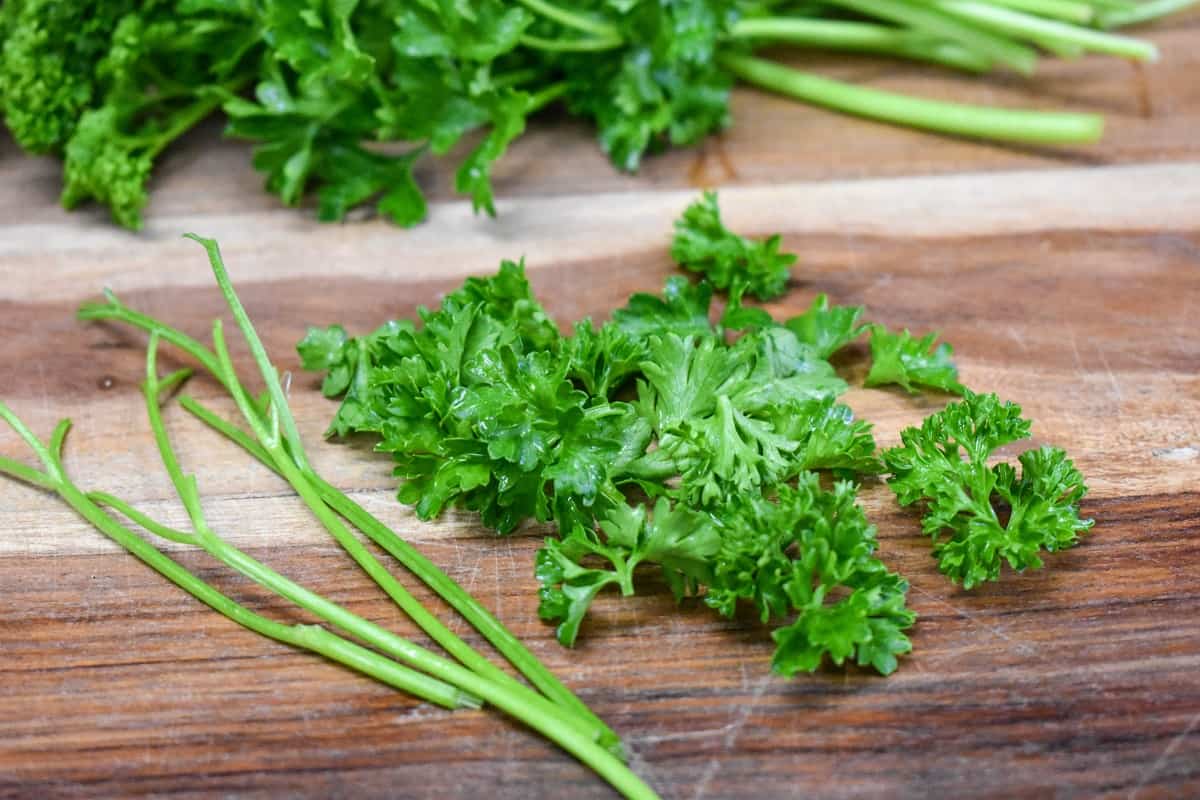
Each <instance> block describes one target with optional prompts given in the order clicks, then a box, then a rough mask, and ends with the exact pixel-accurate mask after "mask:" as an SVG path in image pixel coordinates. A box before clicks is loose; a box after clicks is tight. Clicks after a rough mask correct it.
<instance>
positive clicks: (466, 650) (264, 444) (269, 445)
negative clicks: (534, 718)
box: [151, 326, 608, 739]
mask: <svg viewBox="0 0 1200 800" xmlns="http://www.w3.org/2000/svg"><path fill="white" fill-rule="evenodd" d="M214 334H215V335H214V340H215V342H216V344H217V358H218V361H219V363H220V365H221V368H222V374H223V376H224V378H225V381H224V382H225V383H226V384H227V385H229V386H231V387H234V399H235V402H236V403H237V405H238V407H239V409H240V410H241V411H242V414H243V417H244V418H245V419H246V421H247V422H248V423H250V424H251V426H252V427H256V426H257V427H258V428H259V430H258V432H259V434H260V435H259V438H258V441H254V440H253V439H252V438H251V437H249V436H245V434H242V433H241V431H238V433H239V434H241V435H242V436H245V438H246V440H247V443H248V444H249V445H251V446H253V449H250V447H249V446H248V447H247V451H248V452H250V453H251V454H252V455H254V456H255V457H257V458H259V459H260V460H261V461H263V463H264V464H265V465H266V466H268V467H270V468H271V469H272V470H273V471H274V472H275V473H276V474H278V475H280V476H281V477H283V478H284V479H285V480H286V481H287V482H288V483H289V484H290V485H291V486H292V488H293V489H295V491H296V493H297V494H298V495H299V496H300V498H301V499H302V500H303V501H304V503H305V505H307V506H308V508H309V509H310V510H311V511H312V513H313V515H314V516H315V517H316V518H317V519H318V520H319V521H320V523H321V525H322V526H323V527H324V528H325V530H326V531H328V532H329V533H330V535H332V536H333V538H334V540H335V541H337V543H338V544H339V545H340V546H341V547H342V549H343V550H345V551H346V553H347V554H348V555H349V556H350V557H351V558H352V559H353V560H354V562H355V563H356V564H358V566H359V567H360V568H361V569H362V570H363V572H365V573H366V574H367V575H368V576H369V577H370V578H371V579H372V580H374V581H375V582H376V583H377V584H378V585H379V587H380V588H381V589H383V591H384V593H386V594H387V595H388V597H390V598H391V599H392V601H393V602H395V603H396V605H397V606H398V607H399V608H400V610H402V611H403V612H404V613H405V614H407V615H408V616H409V618H410V619H412V621H413V622H415V623H416V624H417V626H418V627H419V628H421V630H423V631H425V632H426V633H427V634H429V636H430V638H432V639H433V640H434V641H435V642H437V643H438V644H439V645H441V646H442V647H443V648H444V649H445V650H446V652H447V653H449V654H450V655H451V656H453V657H454V658H456V659H457V660H458V661H459V662H460V663H461V664H463V665H464V666H465V667H467V668H468V669H470V670H471V671H473V672H475V673H476V674H478V675H480V676H481V677H483V678H486V679H487V680H490V681H492V682H493V683H495V684H497V685H499V686H501V687H505V688H507V689H509V690H510V691H516V692H519V693H523V692H528V691H529V690H528V688H527V687H526V686H524V684H521V683H520V682H519V681H517V680H516V679H515V678H513V677H512V676H511V675H509V674H508V673H506V672H504V670H502V669H500V668H499V667H497V666H496V665H495V664H493V663H492V662H491V661H489V660H488V659H487V658H486V657H485V656H483V655H482V654H481V653H479V652H478V651H477V650H475V649H474V648H472V647H471V646H470V645H468V644H467V643H466V642H464V641H463V640H462V639H461V638H459V636H458V635H456V634H455V633H454V632H453V631H451V630H450V629H449V628H447V627H446V626H445V625H444V624H442V622H441V620H439V619H438V618H437V617H436V616H434V615H433V614H432V613H430V612H429V610H428V609H426V608H425V606H423V605H422V604H421V602H420V601H419V600H417V599H416V598H415V597H413V596H412V594H411V593H410V592H409V591H408V590H407V589H405V588H404V586H403V584H401V583H400V582H399V581H398V580H396V578H395V577H394V576H393V575H392V574H391V573H390V572H388V570H387V568H386V567H384V566H383V564H382V563H380V561H379V559H377V558H375V556H374V555H372V554H371V552H370V551H369V550H367V548H366V547H364V546H363V544H362V542H360V541H359V540H358V539H357V538H356V537H355V536H354V534H353V533H351V532H350V530H349V528H347V527H346V525H345V523H344V522H343V521H342V517H340V516H339V515H338V514H337V513H336V512H335V511H334V510H333V509H331V508H330V507H329V506H328V505H327V504H326V503H325V501H324V500H323V499H322V498H321V496H320V494H319V493H318V491H317V489H316V487H315V485H314V484H313V482H312V480H311V479H310V477H309V476H310V475H311V474H312V473H311V470H308V471H305V470H302V469H301V468H300V467H299V466H298V465H297V464H296V463H295V461H293V460H292V458H291V455H290V452H289V451H287V450H286V449H285V448H284V446H283V443H282V442H279V441H267V439H268V438H269V437H265V436H264V435H262V434H264V433H267V431H266V430H265V429H263V428H262V427H261V418H260V415H259V411H258V409H257V408H255V407H254V406H253V405H252V401H251V400H250V399H249V397H248V395H247V394H246V393H245V391H244V389H243V388H242V385H241V382H240V381H239V380H238V378H237V375H236V373H234V372H233V368H232V364H231V363H230V362H229V357H228V350H227V349H226V347H225V343H224V337H223V336H222V335H221V333H220V328H219V326H218V327H216V328H215V330H214ZM155 338H156V337H155V335H154V334H151V347H152V348H153V346H154V342H155ZM185 407H187V406H185ZM272 408H274V406H272ZM189 410H192V409H191V407H189ZM193 413H196V412H195V411H193ZM197 416H199V414H197ZM281 416H282V415H281ZM230 427H232V426H230ZM234 430H236V428H235V429H234ZM567 711H568V709H566V708H563V712H564V713H563V718H564V719H565V720H566V721H567V722H568V723H570V724H572V725H575V726H576V727H578V728H579V730H580V731H581V732H584V733H587V734H589V735H593V736H594V737H595V738H596V739H600V738H602V734H603V733H605V732H607V731H608V729H607V728H604V727H603V726H597V725H594V724H592V722H591V720H589V719H586V718H584V717H582V716H578V715H575V714H568V713H567Z"/></svg>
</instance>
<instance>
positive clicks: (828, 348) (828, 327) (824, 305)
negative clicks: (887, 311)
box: [783, 294, 870, 358]
mask: <svg viewBox="0 0 1200 800" xmlns="http://www.w3.org/2000/svg"><path fill="white" fill-rule="evenodd" d="M863 311H865V308H864V307H863V306H830V305H829V298H828V297H827V296H826V295H825V294H818V295H817V296H816V297H815V298H814V299H813V302H812V305H811V306H809V307H808V310H807V311H805V312H804V313H803V314H799V315H797V316H795V317H792V318H791V319H789V320H788V321H787V322H785V323H783V324H784V325H785V326H786V327H787V328H788V330H790V331H791V332H792V333H794V334H796V338H797V339H799V340H800V341H802V342H804V343H805V344H808V345H811V346H812V347H813V349H815V350H816V351H817V354H818V355H819V356H820V357H821V358H829V357H830V356H832V355H833V354H834V353H836V352H837V351H838V350H841V349H842V348H843V347H845V346H846V345H848V344H850V343H851V342H852V341H854V340H855V339H857V338H858V337H859V336H861V335H862V333H863V331H865V330H867V329H868V328H869V327H870V326H869V325H860V324H859V322H858V320H859V318H860V317H862V315H863Z"/></svg>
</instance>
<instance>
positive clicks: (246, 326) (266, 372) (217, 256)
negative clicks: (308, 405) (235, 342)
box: [184, 233, 308, 470]
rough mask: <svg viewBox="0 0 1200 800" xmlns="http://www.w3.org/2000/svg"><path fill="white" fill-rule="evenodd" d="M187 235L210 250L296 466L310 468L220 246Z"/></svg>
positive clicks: (275, 374) (215, 271)
mask: <svg viewBox="0 0 1200 800" xmlns="http://www.w3.org/2000/svg"><path fill="white" fill-rule="evenodd" d="M184 236H185V238H188V239H191V240H192V241H194V242H197V243H198V244H200V246H201V247H203V248H204V250H205V252H206V253H208V261H209V264H210V266H211V267H212V271H213V275H214V276H215V277H216V279H217V285H218V286H219V287H221V294H222V295H224V296H225V303H226V305H228V306H229V310H230V311H231V312H232V313H233V318H234V320H235V321H236V322H237V325H238V328H240V329H241V331H242V337H243V338H244V339H245V340H246V344H247V345H249V347H250V354H251V355H252V356H253V357H254V362H255V363H256V364H257V365H258V369H259V372H261V373H262V376H263V380H264V381H266V384H267V394H268V395H270V397H271V404H272V405H273V406H274V407H275V409H276V410H277V411H278V412H279V415H280V422H281V424H282V426H283V433H284V436H285V437H286V438H287V442H288V451H289V452H290V453H291V456H292V459H293V460H294V461H295V462H296V466H298V467H300V469H302V470H306V469H308V459H307V458H306V457H305V455H304V445H303V444H302V443H301V441H300V431H299V429H297V427H296V420H295V418H294V417H292V412H291V410H290V409H289V408H288V404H287V399H286V398H285V397H284V396H283V387H282V386H281V385H280V383H279V373H278V372H276V370H275V367H274V366H273V365H272V364H271V359H270V358H269V357H268V356H267V349H266V348H265V347H264V346H263V343H262V340H261V339H260V338H259V337H258V332H257V331H255V330H254V325H253V324H252V323H251V322H250V316H249V315H248V314H247V313H246V309H245V308H244V307H243V306H242V301H241V299H240V298H238V296H237V292H235V291H234V290H233V283H232V282H231V281H230V280H229V273H228V272H227V271H226V270H225V263H224V262H223V261H222V260H221V250H220V247H218V245H217V242H216V240H214V239H206V238H204V237H202V236H197V235H196V234H194V233H188V234H184ZM232 374H233V373H232V372H231V373H229V375H232Z"/></svg>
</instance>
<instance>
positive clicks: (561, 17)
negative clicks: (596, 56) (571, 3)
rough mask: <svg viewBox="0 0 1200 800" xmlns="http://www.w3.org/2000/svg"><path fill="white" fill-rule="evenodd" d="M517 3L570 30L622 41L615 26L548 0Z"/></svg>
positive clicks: (525, 0)
mask: <svg viewBox="0 0 1200 800" xmlns="http://www.w3.org/2000/svg"><path fill="white" fill-rule="evenodd" d="M517 2H519V3H520V4H521V5H523V6H525V7H526V8H528V9H529V10H530V11H533V12H535V13H538V14H541V15H542V16H543V17H545V18H546V19H551V20H554V21H555V22H557V23H559V24H560V25H565V26H566V27H568V28H574V29H575V30H577V31H581V32H583V33H590V34H591V35H593V36H599V37H601V38H604V39H614V38H615V39H617V40H618V41H619V40H620V39H621V32H620V31H619V30H617V28H616V26H615V25H610V24H609V23H607V22H602V21H600V20H597V19H594V18H592V17H589V16H586V15H584V14H578V13H576V12H574V11H568V10H567V9H565V8H560V7H559V6H556V5H554V4H553V3H550V2H547V1H546V0H517Z"/></svg>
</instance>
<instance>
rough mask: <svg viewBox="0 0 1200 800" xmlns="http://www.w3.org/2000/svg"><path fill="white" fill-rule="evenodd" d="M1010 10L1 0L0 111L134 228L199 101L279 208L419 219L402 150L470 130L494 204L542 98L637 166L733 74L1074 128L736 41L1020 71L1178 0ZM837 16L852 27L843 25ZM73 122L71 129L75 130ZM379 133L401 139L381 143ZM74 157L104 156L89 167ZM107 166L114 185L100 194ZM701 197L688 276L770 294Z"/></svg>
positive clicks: (1114, 39)
mask: <svg viewBox="0 0 1200 800" xmlns="http://www.w3.org/2000/svg"><path fill="white" fill-rule="evenodd" d="M1018 5H1019V6H1020V10H1018V9H1017V8H1015V7H1014V4H1013V2H1012V0H978V1H977V2H972V3H938V4H936V7H933V6H931V5H930V4H929V3H928V2H917V0H897V1H896V2H889V3H870V2H865V1H864V0H840V2H839V3H836V4H833V5H828V4H826V5H822V4H813V3H801V4H783V5H780V4H776V3H761V2H752V1H751V0H688V2H653V1H652V0H620V2H597V0H536V2H535V0H523V2H520V3H511V2H503V1H502V0H477V1H476V2H471V3H466V2H449V1H448V0H447V1H446V2H432V0H428V1H426V0H422V2H409V1H407V0H375V1H374V2H369V3H367V2H354V1H353V0H351V2H336V3H334V2H321V0H259V2H249V0H140V1H139V0H118V1H117V2H96V0H79V1H78V2H71V3H62V2H55V0H7V2H5V3H4V4H3V6H2V7H0V34H2V35H0V103H2V104H3V113H4V118H5V121H6V123H7V125H8V127H9V128H10V129H11V130H12V132H13V135H14V137H15V138H16V140H17V142H18V143H19V144H20V145H21V146H22V147H24V148H25V149H27V150H29V151H30V152H34V153H53V154H65V155H66V156H67V159H68V162H69V163H68V169H67V171H66V176H65V177H66V181H65V183H66V186H65V187H64V193H63V196H64V202H66V203H67V204H68V205H74V204H76V203H78V202H81V201H82V200H84V199H87V198H93V199H96V200H99V201H100V202H102V203H105V204H106V205H109V207H110V208H111V209H112V210H113V218H114V219H115V220H116V221H117V222H119V223H120V224H122V225H126V226H129V227H136V226H137V225H139V224H140V221H141V216H140V212H141V208H142V206H143V205H144V204H145V196H144V187H145V184H146V181H147V179H148V178H149V176H150V175H151V173H152V171H153V167H154V163H155V159H156V158H157V156H158V155H159V154H160V153H161V151H162V150H163V149H164V148H165V147H167V146H168V145H169V144H170V143H171V142H173V141H174V140H176V139H178V138H179V137H180V136H181V135H182V134H183V133H184V132H185V131H187V130H189V129H191V128H192V127H194V126H195V125H196V123H198V122H199V121H200V120H201V119H203V118H204V117H206V116H208V115H210V114H211V113H214V112H215V111H216V110H217V109H218V107H220V108H221V109H222V110H223V112H224V115H225V117H226V118H227V120H228V126H227V128H226V131H227V133H228V134H229V135H231V136H237V137H240V138H244V139H248V140H250V141H253V142H255V143H256V144H255V147H254V155H253V163H254V166H255V168H256V169H258V170H259V171H260V172H262V173H263V174H264V176H265V178H266V180H265V183H266V188H267V190H268V191H270V192H272V193H274V194H277V195H278V196H279V198H280V200H281V201H282V202H283V203H285V204H287V205H297V204H299V203H301V201H302V200H303V199H304V198H305V197H307V196H309V195H316V197H317V201H318V202H317V216H318V218H319V219H322V220H327V221H328V220H339V219H342V218H343V217H344V216H345V214H346V213H347V212H348V211H349V210H350V209H352V208H354V207H356V206H360V205H364V204H368V203H374V204H375V206H376V208H377V210H378V212H379V213H380V214H382V215H384V216H386V217H388V218H389V219H391V220H392V221H394V222H395V223H397V224H399V225H411V224H414V223H415V222H418V221H419V220H421V219H422V218H423V217H424V215H425V199H424V196H423V193H422V191H421V189H420V188H419V187H418V185H417V182H416V180H415V179H414V174H413V164H414V162H415V161H416V159H418V158H420V157H422V156H423V155H425V154H431V155H433V156H436V157H442V156H446V155H447V154H448V153H450V152H451V151H452V150H453V149H454V148H455V146H456V145H458V144H460V143H461V142H462V141H463V140H464V137H467V136H468V135H469V134H474V135H475V137H477V138H476V144H475V146H474V148H473V149H471V150H470V151H469V152H467V153H466V154H465V155H463V156H462V157H461V158H462V160H461V162H460V163H459V164H458V165H457V169H456V170H455V179H454V185H455V189H456V190H457V191H459V192H461V193H463V194H465V195H469V196H470V198H471V202H472V205H473V206H474V207H475V209H476V210H477V211H484V212H486V213H489V214H492V213H494V212H495V199H494V193H495V189H494V187H493V184H492V174H493V171H494V169H493V168H494V165H495V164H496V163H497V162H498V161H499V159H501V158H502V157H503V155H504V153H505V151H506V150H507V149H508V147H509V145H510V144H511V143H512V142H513V141H515V140H516V139H517V138H519V137H520V136H521V135H522V133H523V132H524V131H525V128H526V123H527V120H528V118H529V117H530V116H531V115H533V114H536V113H537V112H538V111H539V110H540V109H542V108H544V107H546V106H547V105H550V104H552V103H557V102H561V103H562V104H563V105H564V106H565V108H566V110H567V111H568V112H569V113H570V114H572V115H574V116H577V117H580V118H582V119H584V120H586V121H588V122H590V123H591V124H592V125H594V127H595V129H596V134H597V139H598V140H599V143H600V146H601V148H602V149H603V150H604V151H605V152H606V153H607V154H608V156H609V158H610V159H611V161H612V163H613V164H614V165H615V166H616V167H617V168H618V169H622V170H627V171H633V170H636V169H637V168H638V166H639V165H640V164H641V162H642V159H643V158H644V157H645V155H646V154H647V153H652V152H656V151H658V150H661V149H663V148H665V147H668V146H687V145H693V144H696V143H697V142H699V141H701V140H702V139H703V138H704V137H705V136H707V135H709V134H711V133H714V132H717V131H720V130H722V129H723V128H725V127H726V126H728V125H729V124H730V119H731V117H730V109H729V97H730V89H731V87H732V86H733V83H734V81H735V80H737V79H740V80H743V81H746V82H748V83H751V84H753V85H756V86H759V87H761V88H764V89H767V90H769V91H774V92H779V93H782V94H784V95H787V96H790V97H792V98H795V99H797V100H800V101H802V102H807V103H812V104H815V105H819V106H822V107H825V108H829V109H833V110H837V111H841V112H844V113H849V114H855V115H859V116H865V117H870V118H874V119H880V120H884V121H888V122H892V123H894V124H899V125H907V126H912V127H918V128H924V129H927V130H932V131H940V132H944V133H950V134H954V135H959V136H973V137H978V138H984V139H994V140H1001V141H1016V142H1026V143H1035V144H1063V143H1082V142H1090V141H1094V140H1095V139H1097V138H1098V137H1099V136H1100V133H1101V130H1102V126H1103V120H1102V118H1100V117H1099V116H1096V115H1092V114H1069V113H1054V112H1044V111H1016V110H1008V109H1001V108H992V107H977V106H966V105H962V104H950V103H944V102H939V101H930V100H923V99H920V98H916V97H910V96H907V95H898V94H893V93H889V92H882V91H879V90H876V89H871V88H868V87H864V86H858V85H854V84H848V83H843V82H840V81H834V80H830V79H827V78H822V77H820V76H817V75H812V74H808V73H806V72H802V71H799V70H796V69H792V68H790V67H785V66H783V65H782V64H778V63H775V62H772V61H766V60H763V59H760V58H755V57H752V56H751V55H750V54H751V52H753V51H755V50H759V49H763V48H771V47H778V46H780V45H791V46H793V47H800V48H811V47H820V48H824V49H834V50H849V51H852V52H868V53H878V54H882V55H885V56H891V57H899V58H905V59H915V60H918V61H923V62H928V63H933V64H938V65H941V66H943V67H947V68H951V69H958V70H965V71H967V72H975V73H982V72H987V71H989V70H991V69H994V68H999V67H1008V68H1012V69H1016V70H1018V71H1020V72H1022V73H1026V74H1028V73H1032V72H1033V71H1034V68H1035V67H1036V61H1037V51H1036V50H1035V48H1039V49H1046V50H1049V51H1050V52H1053V53H1056V54H1062V55H1076V54H1081V53H1085V52H1101V53H1108V54H1111V55H1115V56H1119V57H1123V58H1129V59H1139V60H1150V59H1152V58H1153V57H1154V56H1155V54H1156V53H1155V49H1154V47H1153V46H1152V45H1150V44H1148V43H1145V42H1141V41H1138V40H1135V39H1130V38H1127V37H1123V36H1116V35H1113V34H1109V33H1104V32H1101V31H1098V30H1095V29H1093V28H1091V27H1087V25H1088V24H1089V23H1090V24H1092V25H1096V26H1102V27H1108V26H1111V25H1115V24H1130V23H1135V22H1144V21H1146V20H1147V19H1152V18H1154V17H1157V16H1161V15H1163V14H1165V13H1168V12H1170V11H1172V10H1175V9H1177V8H1179V7H1181V6H1182V5H1186V3H1180V2H1169V3H1157V4H1155V3H1151V4H1149V5H1150V6H1153V8H1151V7H1148V6H1145V5H1143V6H1142V7H1140V8H1138V9H1136V10H1133V11H1130V9H1128V8H1124V7H1121V6H1122V4H1120V3H1117V4H1116V5H1114V3H1113V2H1111V0H1104V1H1103V2H1101V0H1072V2H1071V3H1070V4H1069V5H1070V11H1071V16H1070V19H1069V20H1068V21H1064V20H1061V19H1057V16H1058V15H1059V14H1061V9H1060V6H1062V5H1063V3H1062V2H1061V0H1058V1H1057V2H1054V3H1051V2H1049V0H1044V1H1043V0H1038V1H1037V2H1033V0H1025V2H1023V3H1020V4H1018ZM835 6H841V7H842V8H836V7H835ZM846 11H849V12H852V13H853V14H854V15H855V16H856V17H861V19H855V20H849V21H848V20H845V19H843V16H844V14H845V12H846ZM251 90H252V91H251ZM96 113H100V114H101V116H99V117H94V116H92V115H94V114H96ZM89 119H90V121H89V122H86V125H85V121H87V120H89ZM85 129H86V130H85ZM77 132H82V134H83V138H81V139H80V140H79V141H77V142H75V143H74V146H72V144H71V142H72V139H73V138H74V137H75V136H76V134H77ZM101 132H103V135H104V137H105V140H103V141H101V140H98V139H97V136H98V135H99V134H100V133H101ZM784 135H785V137H786V135H788V134H784ZM108 138H111V141H108ZM379 142H392V143H404V144H403V149H402V150H401V151H399V152H397V151H390V150H388V149H387V148H380V147H378V146H377V145H376V143H379ZM92 158H99V161H100V163H98V164H97V165H96V167H95V168H92V167H91V165H90V160H91V159H92ZM108 179H114V180H116V181H117V183H116V185H114V186H113V187H112V188H109V183H108V182H107V181H108ZM712 212H713V213H712V214H711V215H709V214H708V212H705V211H704V210H703V209H700V210H699V211H698V212H697V214H696V215H695V220H694V222H695V223H696V224H695V225H694V226H689V230H687V231H686V232H685V238H687V239H689V242H688V243H687V244H686V245H685V249H686V250H687V251H688V252H687V253H685V255H686V256H687V258H688V259H689V260H696V259H699V260H701V261H707V263H708V265H707V266H703V265H702V266H700V267H698V268H700V269H703V270H709V269H712V270H715V272H714V275H713V280H714V282H723V281H724V278H723V277H719V276H720V275H723V274H725V273H729V272H730V271H731V270H732V271H736V272H741V273H746V275H747V278H748V279H749V281H750V288H749V289H748V291H750V292H751V294H754V295H757V296H758V297H760V298H766V297H770V296H774V295H776V294H778V293H779V292H780V291H781V282H780V281H781V278H780V277H779V276H780V275H781V274H783V275H784V276H786V266H787V264H786V263H783V262H786V261H787V257H786V256H785V255H784V254H780V253H778V252H777V251H775V250H774V249H773V248H774V247H775V246H776V245H773V244H772V243H770V242H769V241H768V242H767V243H756V247H754V248H749V249H746V248H744V247H739V246H737V245H736V244H735V243H736V242H737V241H738V240H737V239H736V238H727V237H725V235H724V234H723V233H722V231H721V228H720V226H719V219H716V214H715V203H713V209H712ZM710 217H711V218H710ZM722 242H724V244H722ZM697 248H699V249H698V250H697ZM714 248H715V249H714ZM739 249H744V250H746V252H744V253H741V254H738V253H736V252H735V251H738V250H739ZM706 251H707V252H706ZM731 256H736V258H734V259H733V261H732V262H730V261H728V259H729V258H730V257H731ZM747 258H749V260H747ZM721 288H731V285H727V286H722V287H721Z"/></svg>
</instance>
